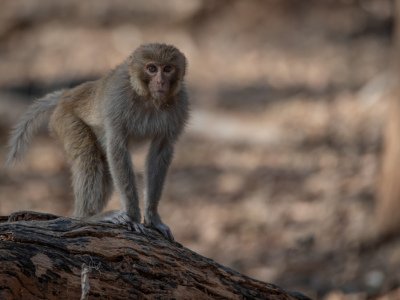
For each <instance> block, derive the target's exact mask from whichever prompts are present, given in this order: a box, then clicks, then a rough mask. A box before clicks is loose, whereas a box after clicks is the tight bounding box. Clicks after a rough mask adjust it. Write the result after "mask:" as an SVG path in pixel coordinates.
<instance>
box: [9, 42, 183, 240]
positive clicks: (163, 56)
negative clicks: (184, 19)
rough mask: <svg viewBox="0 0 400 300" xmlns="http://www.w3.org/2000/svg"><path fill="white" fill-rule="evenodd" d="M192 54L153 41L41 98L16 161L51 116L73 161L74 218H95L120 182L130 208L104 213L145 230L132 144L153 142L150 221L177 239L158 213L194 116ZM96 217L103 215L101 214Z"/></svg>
mask: <svg viewBox="0 0 400 300" xmlns="http://www.w3.org/2000/svg"><path fill="white" fill-rule="evenodd" d="M185 72H186V58H185V56H184V55H183V54H182V53H181V52H180V51H179V50H178V49H177V48H175V47H173V46H171V45H165V44H158V43H154V44H145V45H142V46H140V47H139V48H137V49H136V50H135V51H134V52H133V53H132V55H131V56H129V57H128V59H126V60H125V61H124V62H123V63H122V64H120V65H119V66H117V67H116V68H115V69H114V70H112V71H110V72H109V73H108V74H107V75H105V76H104V77H102V78H100V79H99V80H96V81H89V82H85V83H83V84H81V85H79V86H77V87H75V88H72V89H66V90H60V91H57V92H54V93H51V94H48V95H46V96H44V97H43V98H41V99H39V100H37V101H36V102H35V103H34V104H32V106H31V107H30V108H29V110H28V111H27V112H26V113H25V115H24V116H23V117H22V119H21V120H20V122H19V123H18V124H17V125H16V127H15V129H14V130H13V132H12V135H11V140H10V152H9V156H8V163H12V162H13V161H14V160H16V159H18V158H20V157H21V156H22V154H23V153H24V151H25V149H26V148H27V146H28V143H29V141H30V139H31V136H32V135H33V133H35V131H36V129H37V128H38V127H39V125H40V124H41V123H42V122H44V121H47V120H48V119H50V120H49V127H50V130H51V132H52V133H53V134H54V135H55V136H56V137H57V138H58V139H59V140H60V141H61V142H62V144H63V146H64V149H65V153H66V155H67V157H68V159H69V161H70V163H71V169H72V178H73V190H74V195H75V211H74V216H75V217H78V218H89V219H90V217H91V216H95V215H97V214H99V213H100V212H101V211H102V209H103V208H104V206H105V205H106V203H107V201H108V199H109V196H110V193H111V191H112V186H113V185H114V186H115V188H116V189H117V191H118V192H119V194H120V197H121V205H122V210H121V211H116V212H111V213H107V214H105V215H103V216H104V219H105V220H107V221H112V222H113V223H117V224H127V225H128V226H130V227H131V228H133V229H136V230H140V231H143V227H142V225H141V224H140V222H141V213H140V209H139V199H138V192H137V189H136V184H135V176H134V170H133V165H132V161H131V158H130V153H129V151H128V144H132V145H133V146H135V145H138V144H139V143H141V142H145V141H149V142H150V148H149V153H148V155H147V160H146V169H147V170H146V174H145V192H144V198H145V199H144V202H145V210H144V224H145V225H146V226H150V227H153V228H155V229H157V230H158V231H160V232H161V233H162V234H163V235H164V236H165V237H166V238H168V239H170V240H172V239H173V236H172V233H171V230H170V229H169V228H168V226H167V225H165V224H164V223H163V222H162V221H161V218H160V216H159V214H158V210H157V208H158V203H159V200H160V197H161V192H162V188H163V185H164V180H165V177H166V173H167V169H168V167H169V165H170V163H171V159H172V154H173V149H174V144H175V142H176V140H177V138H178V136H179V135H180V133H181V132H182V130H183V128H184V125H185V123H186V121H187V119H188V115H189V110H188V106H189V105H188V98H187V94H186V89H185V86H184V82H183V81H184V76H185ZM94 218H96V217H94Z"/></svg>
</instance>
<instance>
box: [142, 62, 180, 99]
mask: <svg viewBox="0 0 400 300" xmlns="http://www.w3.org/2000/svg"><path fill="white" fill-rule="evenodd" d="M144 71H145V72H146V74H147V75H148V76H149V77H150V81H149V90H150V93H151V96H152V98H154V99H156V100H165V99H166V98H167V97H168V95H169V92H170V87H171V80H172V78H173V77H174V75H175V72H176V68H175V66H173V65H170V64H166V65H163V64H158V63H154V62H150V63H148V64H146V66H145V67H144Z"/></svg>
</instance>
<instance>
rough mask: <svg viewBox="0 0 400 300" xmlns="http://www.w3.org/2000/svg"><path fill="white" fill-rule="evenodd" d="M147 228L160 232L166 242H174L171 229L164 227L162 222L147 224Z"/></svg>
mask: <svg viewBox="0 0 400 300" xmlns="http://www.w3.org/2000/svg"><path fill="white" fill-rule="evenodd" d="M147 226H149V227H151V228H154V229H156V230H157V231H158V232H160V233H161V234H162V235H163V236H164V237H165V238H166V239H167V240H170V241H174V236H173V235H172V231H171V229H169V227H168V226H167V225H165V224H164V223H162V222H157V223H155V222H151V223H150V224H147Z"/></svg>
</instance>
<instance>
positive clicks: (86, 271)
mask: <svg viewBox="0 0 400 300" xmlns="http://www.w3.org/2000/svg"><path fill="white" fill-rule="evenodd" d="M95 298H98V299H148V298H150V299H153V298H156V299H288V300H289V299H308V298H307V297H305V296H303V295H301V294H298V293H290V292H286V291H284V290H282V289H281V288H279V287H277V286H275V285H272V284H269V283H265V282H261V281H258V280H255V279H252V278H250V277H247V276H244V275H242V274H240V273H238V272H236V271H234V270H231V269H229V268H227V267H224V266H222V265H220V264H218V263H216V262H214V261H213V260H211V259H208V258H206V257H203V256H201V255H199V254H197V253H195V252H193V251H191V250H189V249H187V248H185V247H183V246H182V245H180V244H179V243H177V242H170V241H167V240H166V239H164V238H162V236H161V235H160V234H158V233H157V232H156V231H154V230H151V229H149V230H148V232H147V234H146V235H144V234H142V233H136V232H132V231H128V230H127V229H125V228H124V227H121V226H118V225H113V224H106V223H84V222H81V221H79V220H75V219H71V218H65V217H58V216H55V215H50V214H43V213H36V212H17V213H14V214H12V215H11V216H8V217H0V299H95Z"/></svg>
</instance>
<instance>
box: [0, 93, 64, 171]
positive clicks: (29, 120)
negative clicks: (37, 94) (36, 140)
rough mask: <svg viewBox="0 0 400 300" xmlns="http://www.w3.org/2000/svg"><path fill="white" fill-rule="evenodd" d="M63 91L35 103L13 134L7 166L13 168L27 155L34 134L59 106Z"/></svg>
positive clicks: (48, 95)
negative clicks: (13, 165) (15, 163)
mask: <svg viewBox="0 0 400 300" xmlns="http://www.w3.org/2000/svg"><path fill="white" fill-rule="evenodd" d="M62 93H63V90H60V91H56V92H53V93H50V94H47V95H46V96H44V97H43V98H40V99H38V100H36V101H35V103H33V104H32V105H31V106H30V108H29V109H28V111H27V112H26V113H25V114H24V115H23V116H22V118H21V120H20V121H19V122H18V123H17V125H16V126H15V127H14V129H13V130H12V132H11V137H10V141H9V144H8V146H9V152H8V156H7V160H6V164H5V165H6V166H11V165H12V164H13V163H14V162H15V161H17V160H19V159H21V157H22V156H23V155H24V154H25V152H26V149H27V147H28V146H29V142H30V141H31V139H32V136H33V134H34V133H35V132H36V131H37V130H38V128H39V127H40V126H41V125H42V124H43V123H44V122H45V121H46V120H48V118H49V116H50V113H51V112H52V111H53V110H54V108H55V107H56V106H57V103H58V101H59V100H60V96H61V94H62Z"/></svg>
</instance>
